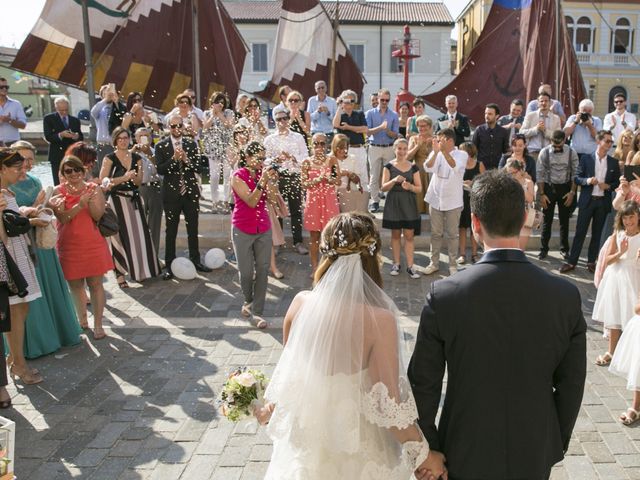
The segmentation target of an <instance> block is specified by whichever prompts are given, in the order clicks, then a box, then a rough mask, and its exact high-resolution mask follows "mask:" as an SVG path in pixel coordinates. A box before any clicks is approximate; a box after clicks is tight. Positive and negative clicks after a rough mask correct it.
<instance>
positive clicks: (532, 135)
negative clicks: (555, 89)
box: [520, 91, 562, 160]
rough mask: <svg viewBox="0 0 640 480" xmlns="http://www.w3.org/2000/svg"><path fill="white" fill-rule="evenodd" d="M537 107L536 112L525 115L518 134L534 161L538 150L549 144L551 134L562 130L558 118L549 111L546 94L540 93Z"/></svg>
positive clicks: (549, 100)
mask: <svg viewBox="0 0 640 480" xmlns="http://www.w3.org/2000/svg"><path fill="white" fill-rule="evenodd" d="M537 106H538V108H537V110H533V111H531V112H529V113H527V115H526V116H525V117H524V122H522V127H520V133H521V134H523V135H524V136H525V138H526V139H527V143H528V149H529V154H530V155H531V156H532V157H533V158H534V159H536V160H537V159H538V154H539V153H540V150H542V149H543V148H544V147H546V146H548V145H549V144H550V143H551V135H552V134H553V132H554V131H556V130H562V123H561V120H560V117H559V116H558V115H556V114H555V113H553V112H552V111H551V96H550V95H549V93H548V92H546V91H543V92H542V93H540V95H539V96H538V102H537Z"/></svg>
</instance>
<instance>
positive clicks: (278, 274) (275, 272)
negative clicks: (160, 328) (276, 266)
mask: <svg viewBox="0 0 640 480" xmlns="http://www.w3.org/2000/svg"><path fill="white" fill-rule="evenodd" d="M271 275H273V277H274V278H277V279H278V280H280V279H281V278H284V273H282V272H281V271H280V270H272V271H271Z"/></svg>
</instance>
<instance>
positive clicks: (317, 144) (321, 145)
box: [313, 142, 326, 147]
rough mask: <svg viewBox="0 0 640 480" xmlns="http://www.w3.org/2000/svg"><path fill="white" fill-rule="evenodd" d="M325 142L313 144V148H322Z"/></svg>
mask: <svg viewBox="0 0 640 480" xmlns="http://www.w3.org/2000/svg"><path fill="white" fill-rule="evenodd" d="M325 145H326V142H313V146H314V147H324V146H325Z"/></svg>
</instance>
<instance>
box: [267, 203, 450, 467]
mask: <svg viewBox="0 0 640 480" xmlns="http://www.w3.org/2000/svg"><path fill="white" fill-rule="evenodd" d="M380 248H381V242H380V236H379V234H378V232H377V231H376V228H375V225H374V223H373V221H372V219H371V218H370V217H369V216H367V215H365V214H361V213H345V214H341V215H338V216H336V217H334V218H333V219H332V220H331V221H330V222H329V223H328V224H327V226H326V227H325V228H324V231H323V232H322V238H321V252H322V254H323V257H322V261H321V263H320V265H319V267H318V269H317V271H316V274H315V287H314V289H313V290H312V291H310V292H309V291H306V292H300V293H299V294H298V295H297V296H296V297H295V299H294V300H293V302H292V303H291V306H290V308H289V311H288V312H287V314H286V316H285V319H284V327H283V329H284V344H285V347H284V350H283V352H282V356H281V358H280V361H279V362H278V365H277V366H276V369H275V371H274V374H273V377H272V379H271V382H270V383H269V386H268V387H267V390H266V392H265V399H266V401H267V402H268V403H267V404H266V405H265V406H264V407H261V408H259V409H258V410H257V411H256V416H257V417H258V419H259V420H260V421H261V423H268V426H267V433H268V434H269V436H270V437H271V438H272V440H273V454H272V457H271V463H270V465H269V469H268V471H267V474H266V477H265V479H269V480H276V479H277V480H288V479H291V480H303V479H304V480H314V479H318V480H320V479H322V480H326V479H367V480H369V479H385V480H389V479H398V480H400V479H401V480H408V479H409V477H411V476H412V474H415V476H416V477H417V478H418V479H422V478H424V479H432V480H435V479H436V478H439V477H440V476H441V475H444V476H445V478H446V469H445V468H444V466H443V465H444V464H443V462H444V457H443V456H442V454H440V453H438V452H430V451H429V445H428V444H427V441H426V440H425V438H424V436H423V435H422V432H421V431H420V429H419V427H418V426H417V423H416V420H417V416H418V414H417V410H416V405H415V400H414V398H413V395H412V393H411V388H410V385H409V382H408V380H407V377H406V375H405V371H406V370H405V367H404V365H403V362H402V358H401V356H400V352H399V348H400V338H401V337H400V335H399V331H398V325H397V322H396V317H397V314H398V312H397V309H396V307H395V305H394V303H393V301H392V300H391V299H390V298H389V297H388V296H387V295H386V294H385V293H384V292H383V291H382V289H381V286H382V278H381V275H380V258H379V252H380Z"/></svg>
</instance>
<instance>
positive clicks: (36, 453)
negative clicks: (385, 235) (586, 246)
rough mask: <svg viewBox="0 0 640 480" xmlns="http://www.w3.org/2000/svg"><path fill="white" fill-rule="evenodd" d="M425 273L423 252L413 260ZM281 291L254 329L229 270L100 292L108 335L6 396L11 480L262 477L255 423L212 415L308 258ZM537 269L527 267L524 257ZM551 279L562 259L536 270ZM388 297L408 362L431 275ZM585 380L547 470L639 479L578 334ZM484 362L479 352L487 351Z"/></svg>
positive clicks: (583, 479) (294, 259) (619, 389)
mask: <svg viewBox="0 0 640 480" xmlns="http://www.w3.org/2000/svg"><path fill="white" fill-rule="evenodd" d="M416 261H417V263H418V264H419V265H423V266H424V265H426V263H427V260H426V255H425V254H424V253H420V252H419V253H418V254H417V260H416ZM278 262H279V264H280V266H281V269H282V271H283V272H284V274H285V278H284V279H283V280H275V279H273V278H270V280H269V282H270V283H269V292H268V299H267V307H266V311H265V315H266V316H267V317H268V318H269V319H270V320H271V321H272V326H271V328H269V329H268V330H266V331H263V332H259V331H256V330H255V329H252V328H250V327H249V325H248V323H247V322H246V321H243V320H241V319H239V318H238V317H239V307H240V303H241V302H240V300H239V298H240V297H239V292H240V288H239V284H238V278H237V272H236V270H235V267H234V265H233V264H229V263H228V264H226V265H225V266H224V267H223V268H222V269H220V270H217V271H215V272H213V273H211V274H207V275H206V276H203V277H200V278H199V279H198V280H193V281H181V282H178V281H170V282H163V281H161V280H153V281H148V282H145V285H144V287H143V286H142V285H137V284H132V288H130V289H128V290H124V291H121V290H119V289H118V288H117V286H116V285H115V282H114V281H113V279H112V278H110V279H109V281H108V283H107V289H108V307H107V318H108V319H109V322H108V323H107V325H109V327H110V328H109V335H110V336H109V337H108V338H107V339H105V340H101V341H97V342H96V341H93V340H92V337H91V336H90V335H89V336H88V337H86V338H84V339H83V342H82V344H81V345H79V346H76V347H72V348H66V349H63V350H62V351H59V352H57V353H56V354H53V355H50V356H47V357H44V358H41V359H38V360H34V361H32V366H33V367H37V368H39V369H40V370H41V371H42V372H43V375H44V377H45V379H46V380H45V382H44V383H42V384H40V385H36V386H19V387H18V388H16V387H14V386H11V387H10V391H11V393H12V395H13V402H14V405H15V408H14V409H12V410H8V411H6V412H4V413H3V414H4V415H6V416H8V417H9V418H11V419H13V420H15V422H16V424H17V435H16V449H17V458H16V473H17V476H18V478H19V479H20V480H22V479H29V480H40V479H46V480H53V479H58V478H59V479H66V478H90V479H127V480H133V479H136V480H137V479H162V480H172V479H189V480H198V479H224V480H234V479H242V480H252V479H261V478H262V477H263V473H264V471H265V469H266V467H267V464H268V460H269V457H270V452H271V447H270V441H269V439H268V438H267V436H266V435H265V434H264V432H263V431H262V430H261V429H258V428H257V426H255V425H246V424H240V425H232V424H230V423H228V422H227V421H226V420H225V419H221V418H220V417H219V415H218V413H217V411H216V408H215V406H214V400H215V398H216V396H217V395H218V392H219V390H220V386H221V385H222V383H223V381H224V380H225V377H226V375H227V373H228V372H229V371H230V370H232V369H233V367H235V366H244V365H250V366H254V367H258V368H261V369H264V370H265V371H266V372H268V373H269V372H271V371H272V370H273V367H274V365H275V364H276V362H277V360H278V358H279V355H280V352H281V348H282V347H281V342H282V335H281V331H280V325H281V322H282V316H283V315H284V313H285V311H286V309H287V307H288V305H289V303H290V301H291V299H292V298H293V296H294V295H295V294H296V293H297V292H298V291H299V290H300V289H303V288H308V287H309V286H310V285H311V280H310V279H309V271H310V270H309V268H308V266H307V262H308V257H302V256H299V255H297V254H295V253H293V252H292V251H291V250H290V249H286V250H284V251H283V252H282V253H281V254H280V256H279V257H278ZM536 262H537V260H536ZM538 263H539V264H540V265H542V266H543V267H545V268H547V269H549V270H552V269H555V270H556V271H557V268H558V267H559V266H560V264H561V262H560V260H559V259H558V258H557V257H556V258H551V257H550V258H548V259H547V261H545V262H538ZM388 270H389V264H388V261H387V264H385V275H384V280H385V282H386V290H387V292H388V293H389V294H390V295H391V296H392V297H393V298H394V300H395V301H396V302H397V304H398V307H399V308H400V310H401V311H402V312H403V313H404V314H406V316H405V317H403V318H402V319H401V326H402V328H403V331H404V335H405V338H404V340H405V342H404V343H405V347H406V348H405V349H404V351H403V354H404V355H407V356H409V355H410V352H411V349H412V347H413V342H414V338H415V334H416V331H417V322H418V315H419V314H420V310H421V307H422V304H423V299H424V296H425V292H426V291H427V289H428V287H429V284H430V282H431V281H432V279H431V278H428V277H424V276H423V277H422V278H421V279H420V280H411V279H410V278H409V277H408V276H407V275H406V274H402V275H400V276H398V277H391V276H389V275H388ZM575 272H576V273H575V274H574V275H572V276H571V278H572V279H573V280H574V281H575V282H576V284H577V285H579V287H580V289H581V291H582V293H583V302H584V310H585V314H586V316H587V317H589V315H590V312H591V308H592V305H593V301H594V297H595V290H594V288H593V286H592V284H591V281H590V276H589V275H588V274H587V272H586V270H585V269H584V268H583V267H582V268H579V269H577V270H576V271H575ZM588 341H589V360H590V363H589V372H588V382H587V386H586V390H585V396H584V402H583V407H582V410H581V412H580V417H579V419H578V422H577V425H576V428H575V434H574V438H573V440H572V442H571V448H570V451H569V454H568V456H567V458H566V459H565V460H564V462H563V463H562V464H561V465H559V466H557V467H556V468H555V469H554V471H553V476H552V478H553V479H554V480H561V479H580V480H589V479H607V480H618V479H640V453H639V450H640V428H626V427H623V426H621V425H620V424H619V423H618V422H617V421H616V419H617V416H618V414H619V412H621V411H622V410H623V409H624V408H625V406H626V405H627V402H628V401H629V399H630V392H627V391H626V389H625V382H624V380H623V379H620V378H618V377H614V376H612V375H610V374H609V373H608V372H607V371H606V369H602V368H598V367H596V366H594V365H593V364H592V363H591V359H592V358H594V357H595V355H596V353H599V352H602V351H604V350H605V343H604V340H603V339H602V336H601V332H600V330H599V329H598V328H590V331H589V336H588ZM487 355H491V352H487Z"/></svg>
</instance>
